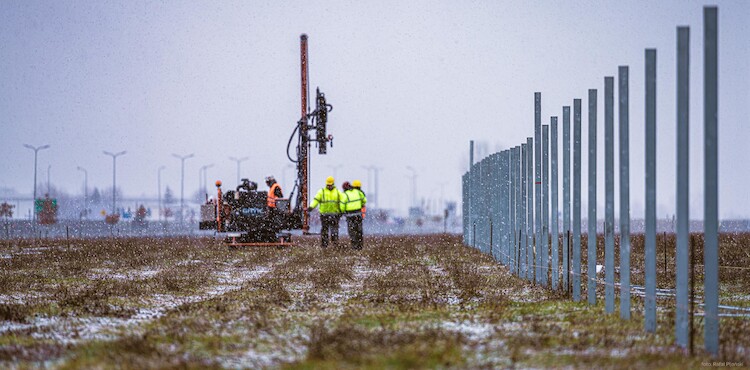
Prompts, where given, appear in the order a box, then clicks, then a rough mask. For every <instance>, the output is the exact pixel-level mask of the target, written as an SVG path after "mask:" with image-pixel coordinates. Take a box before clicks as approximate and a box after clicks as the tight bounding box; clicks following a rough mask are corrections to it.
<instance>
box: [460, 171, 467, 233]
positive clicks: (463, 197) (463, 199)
mask: <svg viewBox="0 0 750 370" xmlns="http://www.w3.org/2000/svg"><path fill="white" fill-rule="evenodd" d="M468 175H469V172H466V173H464V174H463V176H461V220H462V221H463V230H464V235H463V242H464V245H469V239H468V236H469V221H468V216H469V199H468V198H469V197H468V194H469V187H468V186H467V181H466V179H467V177H468Z"/></svg>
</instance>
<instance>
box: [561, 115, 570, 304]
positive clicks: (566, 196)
mask: <svg viewBox="0 0 750 370" xmlns="http://www.w3.org/2000/svg"><path fill="white" fill-rule="evenodd" d="M562 173H563V252H562V254H563V256H562V260H563V276H562V284H563V286H564V287H565V290H566V291H567V287H568V277H569V276H570V271H569V266H570V256H569V255H568V251H569V250H570V240H568V239H569V238H568V235H569V234H570V107H569V106H564V107H563V171H562Z"/></svg>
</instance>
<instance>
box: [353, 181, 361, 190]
mask: <svg viewBox="0 0 750 370" xmlns="http://www.w3.org/2000/svg"><path fill="white" fill-rule="evenodd" d="M352 186H354V187H355V188H361V187H362V182H361V181H359V180H354V181H352Z"/></svg>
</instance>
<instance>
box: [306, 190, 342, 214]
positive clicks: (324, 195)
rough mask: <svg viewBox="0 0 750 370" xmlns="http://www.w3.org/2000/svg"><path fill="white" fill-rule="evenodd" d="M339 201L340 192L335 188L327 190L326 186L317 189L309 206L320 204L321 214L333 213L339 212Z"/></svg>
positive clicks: (313, 206)
mask: <svg viewBox="0 0 750 370" xmlns="http://www.w3.org/2000/svg"><path fill="white" fill-rule="evenodd" d="M340 201H341V192H340V191H339V189H337V188H335V187H334V188H333V189H332V190H328V187H325V188H323V189H320V190H318V193H317V194H315V198H313V201H312V203H310V208H315V207H317V206H318V204H320V213H321V214H324V215H326V214H335V213H339V202H340Z"/></svg>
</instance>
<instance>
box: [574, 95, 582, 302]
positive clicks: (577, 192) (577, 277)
mask: <svg viewBox="0 0 750 370" xmlns="http://www.w3.org/2000/svg"><path fill="white" fill-rule="evenodd" d="M573 300H574V301H575V302H579V301H580V300H581V99H573Z"/></svg>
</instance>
